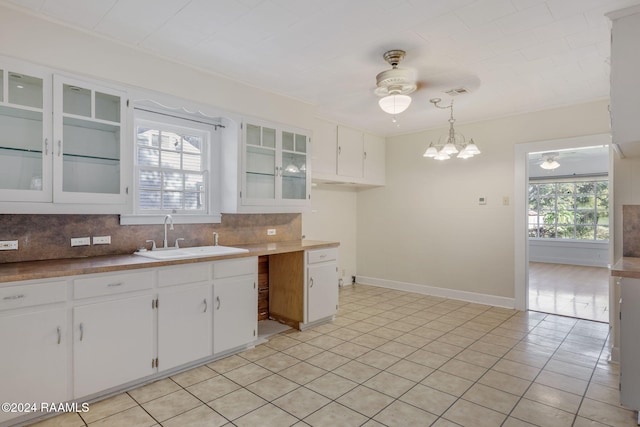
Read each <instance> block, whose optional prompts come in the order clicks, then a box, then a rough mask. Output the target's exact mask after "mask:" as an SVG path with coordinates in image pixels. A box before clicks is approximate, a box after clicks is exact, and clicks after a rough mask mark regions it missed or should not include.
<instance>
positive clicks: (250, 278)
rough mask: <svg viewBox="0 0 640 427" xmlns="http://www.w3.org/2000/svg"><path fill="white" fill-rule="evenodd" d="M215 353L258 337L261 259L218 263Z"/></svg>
mask: <svg viewBox="0 0 640 427" xmlns="http://www.w3.org/2000/svg"><path fill="white" fill-rule="evenodd" d="M213 271H214V281H213V352H214V354H220V353H223V352H226V351H228V350H231V349H234V348H237V347H240V346H246V345H248V344H251V343H252V342H253V341H255V340H256V339H257V331H258V309H257V307H258V286H257V283H258V259H257V258H256V257H250V258H240V259H235V260H227V261H218V262H216V263H214V267H213Z"/></svg>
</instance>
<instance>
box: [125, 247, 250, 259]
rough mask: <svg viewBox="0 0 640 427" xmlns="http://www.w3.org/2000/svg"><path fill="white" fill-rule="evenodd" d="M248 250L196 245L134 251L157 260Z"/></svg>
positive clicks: (209, 255) (208, 255)
mask: <svg viewBox="0 0 640 427" xmlns="http://www.w3.org/2000/svg"><path fill="white" fill-rule="evenodd" d="M246 252H249V250H248V249H242V248H234V247H232V246H196V247H193V248H175V249H174V248H169V249H156V250H155V251H141V252H135V254H136V255H140V256H143V257H147V258H152V259H159V260H172V259H187V258H203V257H211V256H221V255H233V254H241V253H246Z"/></svg>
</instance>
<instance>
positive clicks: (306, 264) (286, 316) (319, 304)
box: [269, 248, 338, 330]
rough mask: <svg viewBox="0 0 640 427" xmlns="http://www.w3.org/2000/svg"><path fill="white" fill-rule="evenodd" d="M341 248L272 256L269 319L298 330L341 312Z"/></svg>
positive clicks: (270, 257) (270, 263)
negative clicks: (339, 286) (339, 293)
mask: <svg viewBox="0 0 640 427" xmlns="http://www.w3.org/2000/svg"><path fill="white" fill-rule="evenodd" d="M337 263H338V248H326V249H314V250H307V251H304V252H303V251H299V252H288V253H282V254H274V255H270V256H269V315H270V317H271V318H273V319H275V320H278V321H280V322H283V323H286V324H288V325H290V326H292V327H294V328H297V329H301V330H302V329H305V328H307V327H309V326H311V325H312V324H314V323H318V322H321V321H328V320H331V319H332V318H333V316H335V314H336V312H337V309H338V269H337V268H338V267H337V265H338V264H337Z"/></svg>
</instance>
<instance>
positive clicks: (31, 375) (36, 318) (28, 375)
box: [0, 281, 70, 423]
mask: <svg viewBox="0 0 640 427" xmlns="http://www.w3.org/2000/svg"><path fill="white" fill-rule="evenodd" d="M65 299H66V282H64V281H62V282H52V283H49V282H43V283H39V284H31V285H19V286H6V287H4V286H3V287H2V288H0V343H2V350H1V351H0V354H1V356H0V360H2V363H0V378H1V379H2V380H1V381H0V401H2V402H14V403H20V404H24V403H28V402H31V403H36V404H38V405H39V403H40V402H64V401H66V400H68V399H69V398H70V396H69V393H68V384H69V383H68V377H69V375H68V369H67V366H68V364H67V361H68V359H69V358H68V352H69V337H70V334H69V330H68V316H67V313H68V311H67V309H66V308H65V307H64V305H61V304H59V303H60V302H61V301H64V300H65ZM38 409H39V407H38ZM21 415H25V412H23V413H15V412H4V411H2V412H0V423H2V422H3V421H6V420H9V419H11V418H15V417H18V416H21Z"/></svg>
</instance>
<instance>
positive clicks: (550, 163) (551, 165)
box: [540, 159, 560, 170]
mask: <svg viewBox="0 0 640 427" xmlns="http://www.w3.org/2000/svg"><path fill="white" fill-rule="evenodd" d="M540 167H541V168H542V169H546V170H553V169H557V168H559V167H560V163H558V162H557V161H555V160H552V159H547V160H545V161H544V162H542V163H541V164H540Z"/></svg>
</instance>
